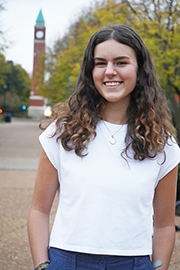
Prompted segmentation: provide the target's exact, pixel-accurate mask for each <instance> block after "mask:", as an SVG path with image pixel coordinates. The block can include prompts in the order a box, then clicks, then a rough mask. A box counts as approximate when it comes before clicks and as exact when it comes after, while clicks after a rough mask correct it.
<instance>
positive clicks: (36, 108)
mask: <svg viewBox="0 0 180 270" xmlns="http://www.w3.org/2000/svg"><path fill="white" fill-rule="evenodd" d="M45 36H46V27H45V21H44V18H43V14H42V11H41V10H40V12H39V15H38V17H37V20H36V25H35V27H34V55H33V73H32V83H31V94H30V106H29V107H28V116H29V117H31V118H43V117H44V111H45V104H44V98H43V97H41V96H40V95H39V88H38V80H39V78H43V77H44V63H43V59H42V56H43V55H44V53H45ZM40 73H42V74H40Z"/></svg>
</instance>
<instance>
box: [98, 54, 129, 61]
mask: <svg viewBox="0 0 180 270" xmlns="http://www.w3.org/2000/svg"><path fill="white" fill-rule="evenodd" d="M122 59H128V60H129V59H130V57H128V56H126V55H123V56H118V57H115V58H114V59H113V60H115V61H117V60H122ZM94 60H99V61H106V59H104V58H102V57H94Z"/></svg>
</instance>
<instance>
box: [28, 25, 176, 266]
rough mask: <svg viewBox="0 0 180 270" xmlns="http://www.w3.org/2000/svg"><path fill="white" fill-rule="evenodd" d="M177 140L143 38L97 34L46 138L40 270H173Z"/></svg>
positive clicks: (34, 223)
mask: <svg viewBox="0 0 180 270" xmlns="http://www.w3.org/2000/svg"><path fill="white" fill-rule="evenodd" d="M172 134H175V129H174V127H173V125H172V123H171V117H170V114H169V113H168V108H167V105H166V100H165V97H164V94H163V92H162V91H161V89H160V86H159V84H158V81H157V78H156V73H155V66H154V63H153V60H152V58H151V55H150V53H149V51H148V49H147V48H146V46H145V44H144V43H143V41H142V39H141V37H140V36H139V35H138V34H137V33H136V32H135V31H134V30H133V29H132V28H130V27H128V26H125V25H112V26H107V27H105V28H103V29H102V30H100V31H98V32H97V33H95V34H94V35H93V36H92V37H91V39H90V41H89V43H88V45H87V48H86V51H85V54H84V58H83V61H82V66H81V72H80V75H79V79H78V82H77V86H76V88H75V90H74V92H73V94H72V96H71V97H70V99H69V101H68V104H67V106H65V107H64V108H61V105H58V106H56V108H55V117H54V120H53V122H52V123H51V124H50V125H49V127H48V128H47V129H46V130H45V131H44V132H43V133H42V134H41V136H40V142H41V144H42V152H41V156H40V161H39V167H38V172H37V177H36V183H35V189H34V196H33V202H32V207H31V210H30V214H29V220H28V230H29V239H30V246H31V250H32V257H33V261H34V265H35V269H36V270H37V269H45V268H46V269H48V270H50V269H51V270H70V269H71V270H75V269H77V270H103V269H106V270H110V269H111V270H113V269H114V270H120V269H123V270H130V269H134V270H148V269H155V268H157V267H159V268H158V269H159V270H167V269H168V265H169V262H170V258H171V255H172V251H173V246H174V239H175V224H174V215H175V197H176V181H177V165H178V163H179V162H180V149H179V147H178V145H177V144H176V142H175V140H174V138H173V137H172ZM57 190H58V194H59V205H58V209H57V213H56V218H55V221H54V225H53V229H52V232H51V236H50V240H49V213H50V209H51V206H52V203H53V199H54V196H55V194H56V192H57ZM152 206H153V207H152ZM152 209H153V211H154V216H153V214H152V212H153V211H152ZM153 224H154V227H153ZM151 254H152V263H151V261H150V258H149V255H151ZM154 263H155V264H154ZM153 264H154V266H153Z"/></svg>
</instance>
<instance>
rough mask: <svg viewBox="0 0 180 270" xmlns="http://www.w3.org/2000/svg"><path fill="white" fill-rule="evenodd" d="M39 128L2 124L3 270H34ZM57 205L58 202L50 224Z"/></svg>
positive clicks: (177, 263)
mask: <svg viewBox="0 0 180 270" xmlns="http://www.w3.org/2000/svg"><path fill="white" fill-rule="evenodd" d="M38 124H39V123H38V122H33V121H29V120H28V121H22V120H21V121H18V120H16V119H13V121H12V122H11V123H3V124H0V270H6V269H16V270H22V269H28V270H31V269H33V263H32V259H31V253H30V249H29V243H28V237H27V217H28V212H29V208H30V205H31V200H32V193H33V186H34V180H35V175H36V170H37V166H38V159H39V154H40V149H41V147H40V144H39V141H38V136H39V134H40V133H41V131H40V130H39V128H38ZM56 205H57V200H56V201H55V203H54V205H53V209H52V211H51V224H52V220H53V219H54V215H55V209H56ZM176 224H177V225H178V224H180V217H176ZM84 270H86V269H84ZM92 270H93V269H92ZM169 270H180V232H177V233H176V245H175V250H174V253H173V257H172V260H171V265H170V267H169Z"/></svg>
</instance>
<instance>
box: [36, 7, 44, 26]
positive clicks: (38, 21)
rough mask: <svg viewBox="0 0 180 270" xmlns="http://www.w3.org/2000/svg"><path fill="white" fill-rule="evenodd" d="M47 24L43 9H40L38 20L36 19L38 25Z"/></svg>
mask: <svg viewBox="0 0 180 270" xmlns="http://www.w3.org/2000/svg"><path fill="white" fill-rule="evenodd" d="M44 25H45V21H44V18H43V15H42V10H40V11H39V15H38V17H37V20H36V26H41V27H42V26H44Z"/></svg>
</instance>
